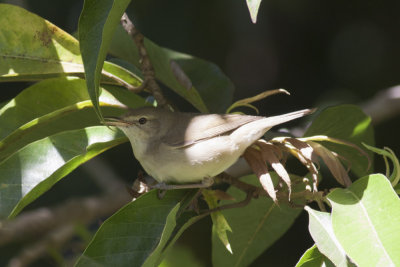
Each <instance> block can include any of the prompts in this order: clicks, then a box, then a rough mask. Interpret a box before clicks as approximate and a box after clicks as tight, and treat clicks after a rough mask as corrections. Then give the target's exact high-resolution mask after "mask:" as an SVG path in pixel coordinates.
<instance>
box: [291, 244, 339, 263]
mask: <svg viewBox="0 0 400 267" xmlns="http://www.w3.org/2000/svg"><path fill="white" fill-rule="evenodd" d="M334 266H335V265H334V264H333V263H332V262H331V261H330V260H329V259H328V258H327V257H325V256H324V254H322V253H321V252H320V251H319V250H318V248H317V246H316V245H314V246H312V247H311V248H309V249H307V251H306V252H304V254H303V256H301V258H300V260H299V262H297V264H296V267H334Z"/></svg>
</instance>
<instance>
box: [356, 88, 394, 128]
mask: <svg viewBox="0 0 400 267" xmlns="http://www.w3.org/2000/svg"><path fill="white" fill-rule="evenodd" d="M361 107H362V109H363V110H364V112H365V113H367V115H369V116H371V118H372V123H373V124H379V123H381V122H384V121H386V120H388V119H390V118H393V117H395V116H398V115H399V114H400V85H398V86H394V87H390V88H387V89H385V90H382V91H379V92H378V93H377V94H376V95H375V96H374V97H373V98H372V99H370V100H368V101H366V102H364V103H362V104H361Z"/></svg>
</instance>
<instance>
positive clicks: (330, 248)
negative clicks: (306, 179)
mask: <svg viewBox="0 0 400 267" xmlns="http://www.w3.org/2000/svg"><path fill="white" fill-rule="evenodd" d="M305 210H306V211H307V212H308V218H309V224H308V229H309V231H310V234H311V236H312V238H313V239H314V242H315V243H316V245H317V247H318V251H320V252H322V253H323V254H324V255H325V256H326V257H328V258H329V259H330V260H331V261H332V262H333V263H334V264H335V266H354V264H352V263H351V262H349V261H348V259H347V255H346V253H345V251H344V250H343V248H342V246H341V245H340V243H339V241H338V240H337V239H336V237H335V234H334V233H333V228H332V222H331V215H330V214H329V213H327V212H320V211H317V210H313V209H311V208H310V207H308V206H306V207H305Z"/></svg>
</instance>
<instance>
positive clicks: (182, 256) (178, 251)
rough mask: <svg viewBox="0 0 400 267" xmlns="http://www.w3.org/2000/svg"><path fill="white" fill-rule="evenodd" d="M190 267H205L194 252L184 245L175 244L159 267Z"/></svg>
mask: <svg viewBox="0 0 400 267" xmlns="http://www.w3.org/2000/svg"><path fill="white" fill-rule="evenodd" d="M188 263H190V267H206V266H207V265H206V264H204V263H202V262H201V261H200V260H199V259H198V258H197V255H196V251H194V250H193V249H192V248H190V247H188V246H186V245H179V244H176V245H175V246H174V247H173V248H172V249H171V251H170V252H169V253H168V254H167V255H166V257H165V259H164V260H163V261H162V262H161V264H160V265H159V267H173V266H177V267H178V266H187V265H188Z"/></svg>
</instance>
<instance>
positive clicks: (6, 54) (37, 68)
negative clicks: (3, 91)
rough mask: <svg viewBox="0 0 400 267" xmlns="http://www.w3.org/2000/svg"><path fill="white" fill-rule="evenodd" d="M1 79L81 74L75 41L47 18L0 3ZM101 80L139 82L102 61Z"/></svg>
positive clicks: (125, 71)
mask: <svg viewBox="0 0 400 267" xmlns="http://www.w3.org/2000/svg"><path fill="white" fill-rule="evenodd" d="M0 13H1V14H2V16H1V17H0V22H1V24H2V25H3V26H2V27H1V28H0V56H1V58H2V61H1V64H0V81H19V80H41V79H45V78H49V77H54V76H60V75H75V76H80V77H83V74H84V67H83V62H82V58H81V53H80V50H79V43H78V41H77V40H76V39H75V38H74V37H72V36H71V35H69V34H68V33H66V32H64V31H63V30H61V29H60V28H58V27H57V26H55V25H53V24H52V23H50V22H48V21H47V20H45V19H43V18H41V17H39V16H37V15H35V14H33V13H30V12H29V11H27V10H25V9H23V8H20V7H18V6H13V5H7V4H0ZM101 73H102V82H104V83H111V84H116V85H122V86H125V87H129V86H138V85H140V83H141V82H140V79H139V78H138V77H137V76H136V75H135V74H134V73H132V72H130V71H128V70H127V69H125V68H123V67H121V66H117V65H115V64H113V63H110V62H105V63H104V70H103V71H102V72H101Z"/></svg>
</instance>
